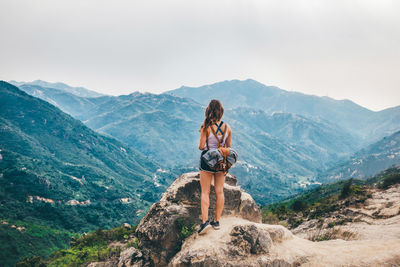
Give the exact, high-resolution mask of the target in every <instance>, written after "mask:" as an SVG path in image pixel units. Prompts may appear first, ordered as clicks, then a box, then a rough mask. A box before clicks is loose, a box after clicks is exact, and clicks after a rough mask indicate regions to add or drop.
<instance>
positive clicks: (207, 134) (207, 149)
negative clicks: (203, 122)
mask: <svg viewBox="0 0 400 267" xmlns="http://www.w3.org/2000/svg"><path fill="white" fill-rule="evenodd" d="M204 131H206V144H207V150H210V148H209V147H208V131H207V129H204Z"/></svg>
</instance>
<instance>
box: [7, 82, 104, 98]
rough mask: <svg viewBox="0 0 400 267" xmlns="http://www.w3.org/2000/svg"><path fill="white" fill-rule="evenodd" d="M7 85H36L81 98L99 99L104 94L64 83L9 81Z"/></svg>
mask: <svg viewBox="0 0 400 267" xmlns="http://www.w3.org/2000/svg"><path fill="white" fill-rule="evenodd" d="M9 83H11V84H13V85H15V86H21V85H38V86H41V87H46V88H55V89H59V90H61V91H64V92H67V93H71V94H74V95H77V96H81V97H99V96H103V95H104V94H101V93H98V92H95V91H92V90H89V89H86V88H84V87H72V86H69V85H67V84H65V83H61V82H57V83H50V82H46V81H43V80H34V81H32V82H17V81H14V80H11V81H9Z"/></svg>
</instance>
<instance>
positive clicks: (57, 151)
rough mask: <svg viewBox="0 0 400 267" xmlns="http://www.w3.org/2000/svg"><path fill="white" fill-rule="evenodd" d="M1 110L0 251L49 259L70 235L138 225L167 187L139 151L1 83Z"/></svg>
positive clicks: (166, 177) (166, 178) (160, 172)
mask: <svg viewBox="0 0 400 267" xmlns="http://www.w3.org/2000/svg"><path fill="white" fill-rule="evenodd" d="M0 106H1V108H0V219H1V220H2V222H4V223H2V224H4V225H5V224H8V226H3V227H2V228H1V229H0V236H1V238H2V239H1V240H2V242H1V248H0V250H1V251H4V249H5V247H6V248H7V249H11V251H13V253H15V255H14V256H15V257H21V256H23V255H27V254H29V253H30V251H31V249H32V247H35V246H37V247H46V246H48V247H47V250H46V249H43V251H42V250H41V253H49V251H48V249H49V248H50V247H54V246H58V248H60V247H62V246H65V245H66V244H68V242H69V237H70V234H71V233H74V232H83V231H88V230H93V229H96V228H98V227H102V228H110V227H115V226H116V225H118V224H121V223H122V222H131V223H137V222H138V221H139V220H140V218H141V217H142V216H143V214H142V213H143V212H145V211H146V210H147V209H148V208H149V207H150V205H151V204H152V203H153V202H154V201H155V200H157V199H158V198H159V197H160V196H161V193H162V192H164V191H165V189H166V187H167V186H168V185H169V184H170V183H171V178H170V177H171V174H170V173H169V172H168V171H165V170H162V169H160V167H159V165H158V164H156V163H154V162H152V161H151V160H149V159H148V157H146V156H144V155H143V154H141V153H140V152H138V151H136V150H134V149H133V148H131V147H129V146H128V145H126V144H124V143H122V142H120V141H117V140H115V139H114V138H110V137H106V136H103V135H100V134H99V133H97V132H95V131H93V130H91V129H89V128H88V127H87V126H85V125H84V124H83V123H82V122H80V121H78V120H76V119H74V118H72V117H71V116H70V115H67V114H65V113H63V112H62V111H60V110H59V109H58V108H56V107H54V106H53V105H51V104H49V103H47V102H46V101H43V100H41V99H38V98H35V97H32V96H30V95H28V94H26V93H25V92H23V91H21V90H19V89H18V88H17V87H15V86H13V85H11V84H9V83H6V82H4V81H0ZM11 225H21V227H22V228H20V229H16V227H11ZM48 233H52V234H51V236H53V237H54V239H47V238H46V236H48ZM57 235H59V237H57V238H56V236H57ZM38 236H42V238H39V239H38V238H37V237H38ZM56 239H57V240H56ZM5 240H8V241H9V242H10V243H9V242H3V241H5ZM16 240H17V241H16ZM14 241H15V242H14ZM26 242H29V244H31V245H30V247H29V249H28V248H26V247H24V244H25V243H26ZM38 242H41V243H38ZM45 242H47V243H46V245H43V243H45ZM4 246H5V247H4ZM8 253H10V251H8ZM1 255H2V256H1V257H3V255H4V254H3V252H2V254H1ZM2 260H4V258H1V259H0V261H2ZM0 265H2V264H0Z"/></svg>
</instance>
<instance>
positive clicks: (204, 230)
mask: <svg viewBox="0 0 400 267" xmlns="http://www.w3.org/2000/svg"><path fill="white" fill-rule="evenodd" d="M210 228H211V225H210V222H209V221H208V220H207V221H205V223H202V224H200V229H199V231H197V232H198V233H199V235H202V234H205V233H207V231H208V230H210Z"/></svg>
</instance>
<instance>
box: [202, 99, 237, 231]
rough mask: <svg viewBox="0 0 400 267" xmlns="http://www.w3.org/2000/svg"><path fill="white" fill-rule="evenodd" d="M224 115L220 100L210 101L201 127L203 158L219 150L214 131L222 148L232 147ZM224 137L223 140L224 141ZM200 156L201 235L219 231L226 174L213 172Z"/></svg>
mask: <svg viewBox="0 0 400 267" xmlns="http://www.w3.org/2000/svg"><path fill="white" fill-rule="evenodd" d="M223 115H224V108H223V107H222V104H221V102H220V101H219V100H216V99H213V100H211V101H210V103H209V105H208V107H207V109H206V112H205V119H204V122H203V124H202V125H201V127H200V130H199V131H200V143H199V149H200V150H202V152H201V156H203V154H204V153H206V152H207V151H208V150H209V149H215V148H218V140H217V137H215V135H214V134H213V131H214V132H215V133H216V134H217V136H218V139H219V141H220V143H221V144H222V146H224V145H225V146H226V147H231V139H232V131H231V129H230V127H229V125H228V124H227V123H226V122H223V121H222V120H221V119H222V116H223ZM222 137H223V140H222ZM201 156H200V164H199V170H200V185H201V217H202V223H201V225H200V229H199V231H198V233H199V234H204V233H206V232H207V231H208V230H209V229H210V228H211V226H212V227H214V229H219V219H220V217H221V214H222V209H223V208H224V201H225V197H224V183H225V173H224V172H215V171H213V170H211V169H210V168H209V167H208V165H207V164H205V163H204V162H203V161H202V160H201ZM213 177H214V188H215V194H216V207H215V213H216V214H215V217H214V219H213V221H211V222H210V221H209V219H208V208H209V204H210V198H209V195H210V187H211V181H212V178H213Z"/></svg>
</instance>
